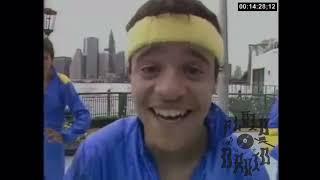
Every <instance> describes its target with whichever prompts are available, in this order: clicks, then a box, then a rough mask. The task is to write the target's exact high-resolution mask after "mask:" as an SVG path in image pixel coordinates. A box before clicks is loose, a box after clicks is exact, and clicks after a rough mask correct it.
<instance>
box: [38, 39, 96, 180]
mask: <svg viewBox="0 0 320 180" xmlns="http://www.w3.org/2000/svg"><path fill="white" fill-rule="evenodd" d="M53 58H54V48H53V44H52V42H51V41H50V40H49V39H48V38H45V39H44V58H43V66H44V69H43V70H44V82H43V84H44V87H43V89H44V107H43V108H44V176H45V177H44V178H45V180H62V179H63V176H64V158H65V157H64V143H71V142H73V141H74V140H76V138H77V137H78V136H79V135H81V134H83V133H85V132H86V130H87V129H88V128H89V127H90V123H91V117H90V113H89V111H88V110H87V108H86V107H85V105H84V104H83V102H82V101H81V99H80V97H79V96H78V93H77V92H76V90H75V88H74V86H73V85H72V83H71V81H70V79H69V78H68V77H67V76H66V75H64V74H61V73H58V72H56V70H55V68H54V67H53ZM66 107H68V108H69V109H70V110H71V112H72V115H73V117H74V122H73V124H72V126H71V127H70V128H68V129H63V125H64V122H65V114H64V112H65V108H66Z"/></svg>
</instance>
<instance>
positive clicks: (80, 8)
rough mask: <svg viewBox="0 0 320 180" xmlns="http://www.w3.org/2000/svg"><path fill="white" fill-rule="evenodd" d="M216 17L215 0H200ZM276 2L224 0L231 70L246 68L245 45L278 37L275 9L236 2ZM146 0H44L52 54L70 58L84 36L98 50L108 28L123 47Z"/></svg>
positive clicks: (106, 40)
mask: <svg viewBox="0 0 320 180" xmlns="http://www.w3.org/2000/svg"><path fill="white" fill-rule="evenodd" d="M201 1H202V2H203V3H204V4H205V5H206V6H207V7H208V8H209V9H211V10H212V11H214V12H215V13H216V14H217V16H219V13H220V9H219V0H201ZM251 1H252V2H278V0H263V1H262V0H245V1H243V0H240V1H239V0H228V47H229V63H231V64H232V66H233V67H232V69H233V70H234V69H235V65H240V66H241V68H242V70H246V69H247V64H248V44H250V43H259V42H261V41H262V40H264V39H269V38H276V39H278V12H275V11H265V12H263V11H257V12H253V11H251V12H250V11H248V12H244V11H238V6H237V4H238V2H251ZM144 2H146V0H45V7H50V8H52V9H54V10H56V11H57V12H58V15H57V17H56V22H55V29H54V32H53V33H52V34H51V35H50V38H51V40H52V41H53V43H54V46H55V51H56V56H69V57H73V55H74V53H75V50H76V49H77V48H80V49H83V39H84V38H85V37H90V36H93V37H97V38H98V39H99V49H100V51H102V50H103V49H104V48H106V47H107V46H108V37H109V33H110V30H111V29H112V31H113V34H114V38H115V41H116V50H117V51H121V50H125V48H126V31H125V26H126V24H127V23H128V21H129V19H130V18H131V17H132V16H133V14H134V13H135V11H136V10H137V8H138V7H139V6H141V5H142V4H143V3H144Z"/></svg>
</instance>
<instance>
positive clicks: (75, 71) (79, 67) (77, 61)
mask: <svg viewBox="0 0 320 180" xmlns="http://www.w3.org/2000/svg"><path fill="white" fill-rule="evenodd" d="M83 61H84V57H83V54H82V52H81V49H77V50H76V52H75V53H74V56H73V60H72V62H71V66H70V78H71V79H84V78H85V71H84V70H85V69H83Z"/></svg>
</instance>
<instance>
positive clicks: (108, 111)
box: [107, 89, 110, 117]
mask: <svg viewBox="0 0 320 180" xmlns="http://www.w3.org/2000/svg"><path fill="white" fill-rule="evenodd" d="M107 116H108V117H110V89H109V90H108V95H107Z"/></svg>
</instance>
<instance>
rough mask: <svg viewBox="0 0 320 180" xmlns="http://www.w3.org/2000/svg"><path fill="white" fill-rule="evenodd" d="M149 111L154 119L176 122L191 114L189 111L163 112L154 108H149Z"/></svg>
mask: <svg viewBox="0 0 320 180" xmlns="http://www.w3.org/2000/svg"><path fill="white" fill-rule="evenodd" d="M150 110H151V112H152V113H153V114H154V115H155V116H156V117H160V118H161V119H164V120H168V121H176V120H179V119H182V118H186V117H187V116H188V115H189V114H190V113H191V110H164V109H156V108H150Z"/></svg>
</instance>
